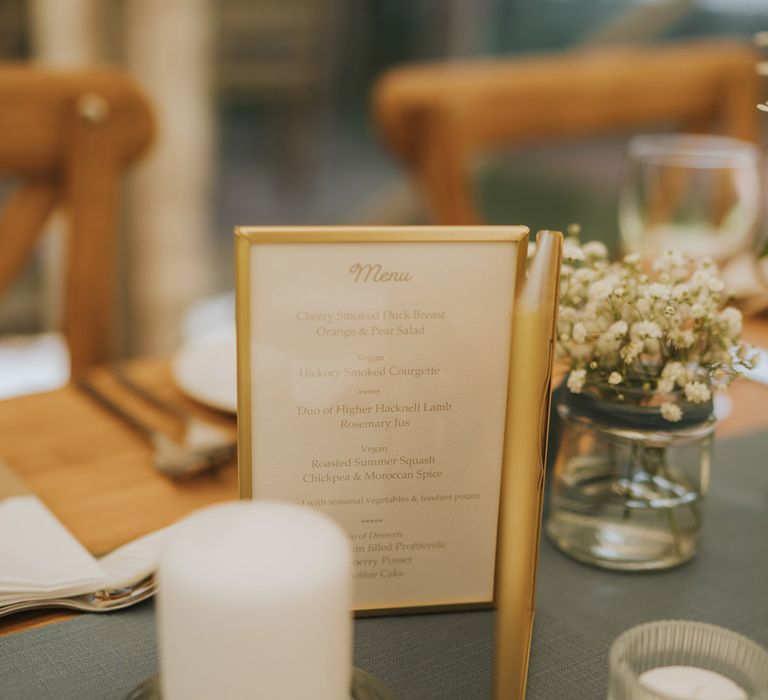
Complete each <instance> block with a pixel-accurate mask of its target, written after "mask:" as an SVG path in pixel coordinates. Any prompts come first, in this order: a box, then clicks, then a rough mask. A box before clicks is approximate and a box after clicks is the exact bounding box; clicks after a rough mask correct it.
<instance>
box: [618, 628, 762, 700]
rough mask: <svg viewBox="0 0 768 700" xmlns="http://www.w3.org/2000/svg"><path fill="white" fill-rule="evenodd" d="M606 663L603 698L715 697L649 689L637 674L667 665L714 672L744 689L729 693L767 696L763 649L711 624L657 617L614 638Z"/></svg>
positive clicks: (753, 698)
mask: <svg viewBox="0 0 768 700" xmlns="http://www.w3.org/2000/svg"><path fill="white" fill-rule="evenodd" d="M608 662H609V667H610V670H609V674H610V675H609V680H608V700H670V699H672V698H678V699H683V698H695V697H707V698H709V697H715V696H712V695H703V696H702V695H693V694H691V695H685V694H681V692H680V691H679V690H677V691H676V692H675V691H672V690H669V691H661V690H659V689H655V690H654V689H651V688H650V687H648V685H647V684H646V683H644V682H643V680H642V679H641V676H642V675H643V674H644V673H646V672H648V671H651V670H653V669H663V668H668V667H675V668H676V669H679V668H680V667H682V668H685V669H689V671H688V672H689V673H690V672H693V673H694V674H695V673H696V672H697V670H699V669H702V670H704V671H709V672H714V673H717V674H720V675H721V676H723V677H724V678H726V679H729V680H730V681H732V682H733V683H735V684H736V685H737V686H738V687H739V688H740V689H741V690H743V694H736V695H734V696H733V697H734V698H742V699H743V700H768V651H766V650H765V649H764V648H763V647H761V646H760V645H758V644H756V643H755V642H753V641H751V640H750V639H747V638H746V637H744V636H742V635H740V634H737V633H736V632H732V631H731V630H727V629H725V628H723V627H718V626H716V625H709V624H706V623H703V622H690V621H686V620H661V621H658V622H649V623H646V624H643V625H639V626H637V627H633V628H632V629H629V630H627V631H626V632H624V633H622V634H621V635H619V636H618V637H617V638H616V639H615V640H614V642H613V644H612V645H611V650H610V653H609V658H608ZM673 673H674V671H673ZM682 673H685V671H682ZM717 697H720V696H717ZM724 700H725V698H724Z"/></svg>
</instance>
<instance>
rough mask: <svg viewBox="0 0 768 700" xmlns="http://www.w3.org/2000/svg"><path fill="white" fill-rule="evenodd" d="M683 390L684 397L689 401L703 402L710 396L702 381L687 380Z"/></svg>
mask: <svg viewBox="0 0 768 700" xmlns="http://www.w3.org/2000/svg"><path fill="white" fill-rule="evenodd" d="M683 391H684V392H685V398H686V399H688V400H689V401H690V402H691V403H705V402H706V401H709V399H710V398H711V397H712V394H711V393H710V391H709V388H708V387H707V385H706V384H704V383H703V382H688V383H687V384H686V385H685V386H684V387H683Z"/></svg>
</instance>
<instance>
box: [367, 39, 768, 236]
mask: <svg viewBox="0 0 768 700" xmlns="http://www.w3.org/2000/svg"><path fill="white" fill-rule="evenodd" d="M756 60H757V57H756V55H755V53H754V52H753V50H752V49H751V48H749V47H748V46H746V45H744V44H742V43H740V42H734V41H717V42H713V41H707V42H701V41H696V42H686V43H681V44H671V45H661V46H652V47H650V46H646V47H638V46H634V47H623V48H611V49H594V50H582V51H578V52H571V53H560V54H554V55H542V56H531V57H524V58H510V59H503V60H478V61H472V62H465V63H444V64H439V65H424V66H405V67H400V68H395V69H393V70H391V71H389V72H388V73H386V74H384V75H383V76H382V78H381V79H380V80H379V82H378V84H377V85H376V87H375V89H374V95H373V98H374V99H373V107H374V113H375V119H376V122H377V125H378V127H379V129H380V132H381V134H382V136H383V138H384V140H385V141H386V143H387V144H388V145H389V147H390V149H391V150H392V152H393V153H394V154H395V155H396V157H398V158H399V159H400V160H402V161H403V162H404V163H405V164H406V166H407V167H408V168H409V169H410V170H411V171H412V172H413V174H414V175H415V177H416V179H417V181H418V182H419V184H420V186H421V188H422V189H423V191H424V194H425V196H426V199H427V204H428V206H429V208H430V210H431V213H432V215H433V217H434V219H435V220H436V221H437V222H438V223H441V224H475V223H479V222H480V221H481V216H480V214H479V212H478V211H477V209H476V206H475V203H474V202H473V199H472V190H471V180H470V175H471V172H470V166H471V162H472V159H473V157H474V156H475V155H477V154H479V153H487V152H489V151H492V150H493V149H497V148H499V147H502V146H504V147H506V146H513V147H514V146H515V145H518V146H521V145H527V144H532V143H536V142H537V141H538V142H542V141H545V140H549V141H551V140H556V139H567V138H577V137H584V136H590V135H596V134H602V133H607V132H612V131H617V132H618V131H622V130H625V131H626V130H639V129H646V128H652V127H658V126H662V125H665V126H668V125H674V126H675V127H676V128H678V129H680V130H685V131H693V132H705V131H708V132H719V133H722V134H725V135H730V136H734V137H738V138H742V139H746V140H749V141H756V140H757V138H758V129H759V121H758V115H757V111H756V109H755V105H756V103H757V102H758V101H759V82H758V80H759V79H758V76H757V75H756V73H755V67H754V66H755V62H756Z"/></svg>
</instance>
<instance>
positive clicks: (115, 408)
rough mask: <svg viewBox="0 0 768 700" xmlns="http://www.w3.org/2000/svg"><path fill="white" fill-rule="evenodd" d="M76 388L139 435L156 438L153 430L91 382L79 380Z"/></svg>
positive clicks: (151, 438)
mask: <svg viewBox="0 0 768 700" xmlns="http://www.w3.org/2000/svg"><path fill="white" fill-rule="evenodd" d="M77 388H78V389H80V391H82V392H84V393H85V394H88V396H90V398H92V399H93V400H94V401H96V403H98V404H99V405H100V406H102V408H105V409H107V410H108V411H109V412H110V413H112V414H113V415H115V416H117V417H118V418H120V419H121V420H123V421H124V422H125V423H127V424H128V425H129V426H130V427H131V428H133V429H134V430H135V431H137V432H139V433H141V434H142V435H144V436H145V437H147V438H149V439H150V440H154V439H155V437H156V436H157V431H156V430H155V429H154V428H151V427H150V426H148V425H147V424H146V423H144V422H142V421H141V420H139V419H138V418H136V416H134V415H132V414H131V413H128V411H126V410H125V409H123V408H122V407H121V406H119V405H118V404H116V403H115V402H114V401H112V399H110V398H108V397H107V395H106V394H103V393H102V392H101V390H99V389H97V388H96V387H95V386H94V385H93V384H91V382H89V381H87V380H85V379H79V380H78V381H77Z"/></svg>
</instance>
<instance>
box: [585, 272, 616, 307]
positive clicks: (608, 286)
mask: <svg viewBox="0 0 768 700" xmlns="http://www.w3.org/2000/svg"><path fill="white" fill-rule="evenodd" d="M618 281H619V280H618V279H617V278H616V277H615V276H613V275H609V276H608V277H604V278H603V279H601V280H597V282H593V283H592V284H591V285H589V296H590V298H591V299H595V300H597V301H602V300H603V299H607V298H608V297H609V296H611V292H613V289H614V287H615V286H616V283H617V282H618Z"/></svg>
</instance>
